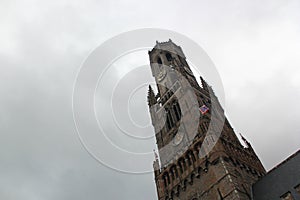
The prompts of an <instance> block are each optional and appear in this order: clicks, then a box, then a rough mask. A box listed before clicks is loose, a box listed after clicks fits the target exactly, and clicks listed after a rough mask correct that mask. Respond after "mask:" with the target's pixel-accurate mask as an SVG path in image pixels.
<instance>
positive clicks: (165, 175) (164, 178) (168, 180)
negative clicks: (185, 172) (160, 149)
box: [163, 172, 170, 187]
mask: <svg viewBox="0 0 300 200" xmlns="http://www.w3.org/2000/svg"><path fill="white" fill-rule="evenodd" d="M163 180H164V185H165V187H167V186H168V184H169V183H170V177H169V174H168V173H167V172H166V173H164V175H163Z"/></svg>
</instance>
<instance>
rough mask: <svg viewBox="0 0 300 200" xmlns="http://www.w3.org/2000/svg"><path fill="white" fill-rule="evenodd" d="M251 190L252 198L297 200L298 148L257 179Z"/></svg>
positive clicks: (299, 191) (299, 178)
mask: <svg viewBox="0 0 300 200" xmlns="http://www.w3.org/2000/svg"><path fill="white" fill-rule="evenodd" d="M252 192H253V200H276V199H278V200H280V199H282V200H294V199H295V200H299V199H300V150H299V151H297V152H296V153H295V154H293V155H291V156H290V157H289V158H288V159H286V160H285V161H283V162H282V163H280V164H279V165H278V166H276V167H275V168H273V169H272V170H270V171H269V172H268V173H267V174H266V175H265V176H264V177H262V178H261V179H260V180H258V181H257V182H256V183H255V184H254V185H253V187H252Z"/></svg>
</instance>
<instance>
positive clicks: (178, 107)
mask: <svg viewBox="0 0 300 200" xmlns="http://www.w3.org/2000/svg"><path fill="white" fill-rule="evenodd" d="M148 53H149V58H150V65H151V71H152V75H153V77H154V78H155V81H156V84H157V90H158V93H157V94H155V92H154V90H153V89H152V88H151V86H149V91H148V105H149V110H150V115H151V120H152V124H153V126H154V130H155V136H156V143H157V146H158V151H159V152H158V154H159V156H158V155H156V156H155V161H154V163H153V167H154V175H155V183H156V187H157V194H158V199H159V200H179V199H180V200H200V199H204V200H206V199H207V200H212V199H213V200H215V199H226V200H227V199H228V200H232V199H251V194H250V187H251V185H252V184H253V183H254V182H255V181H256V180H257V179H258V178H259V177H260V176H263V175H264V174H265V169H264V167H263V165H262V164H261V162H260V160H259V158H258V157H257V155H256V154H255V152H254V150H253V149H252V147H251V145H250V143H249V142H248V141H247V140H246V139H245V138H243V137H242V140H243V142H244V143H245V144H244V145H242V144H241V143H240V141H239V140H238V138H237V136H236V134H235V132H234V130H233V129H232V127H231V125H230V124H229V122H228V120H227V119H226V117H225V116H224V114H223V113H224V112H223V109H222V107H221V105H220V103H219V101H218V98H217V97H216V95H215V94H214V92H213V90H212V88H211V87H210V86H209V85H208V84H207V82H206V81H205V80H204V79H203V78H202V77H200V79H201V86H200V85H199V84H198V83H197V80H196V78H195V76H194V74H193V72H192V71H191V69H190V67H189V65H188V63H187V61H186V58H185V55H184V53H183V51H182V49H181V47H180V46H177V45H176V44H175V43H173V42H172V41H171V40H169V41H167V42H162V43H160V42H156V45H155V47H154V48H153V49H152V50H151V51H149V52H148Z"/></svg>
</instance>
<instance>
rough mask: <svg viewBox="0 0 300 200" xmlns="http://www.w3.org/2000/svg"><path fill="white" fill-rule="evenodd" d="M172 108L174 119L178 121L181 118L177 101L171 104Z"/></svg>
mask: <svg viewBox="0 0 300 200" xmlns="http://www.w3.org/2000/svg"><path fill="white" fill-rule="evenodd" d="M173 110H174V112H175V117H176V121H179V120H180V118H181V110H180V107H179V104H178V102H176V103H175V104H173Z"/></svg>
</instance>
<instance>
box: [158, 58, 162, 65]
mask: <svg viewBox="0 0 300 200" xmlns="http://www.w3.org/2000/svg"><path fill="white" fill-rule="evenodd" d="M157 63H158V64H160V65H161V64H162V61H161V58H159V57H158V58H157Z"/></svg>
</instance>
